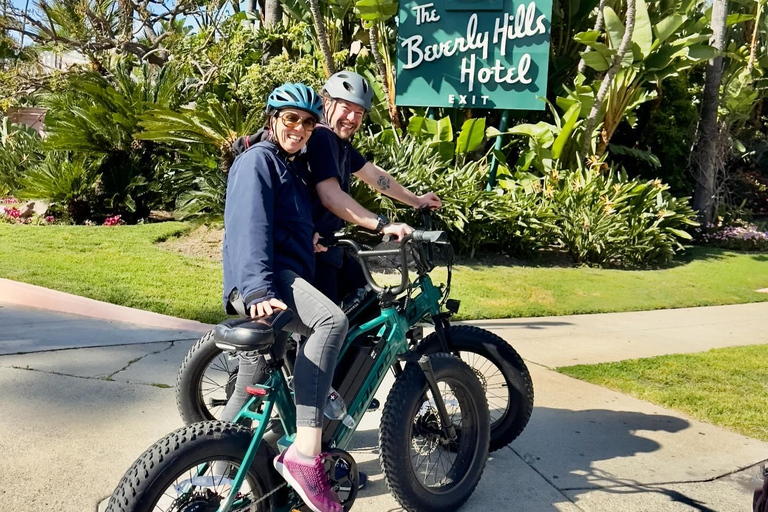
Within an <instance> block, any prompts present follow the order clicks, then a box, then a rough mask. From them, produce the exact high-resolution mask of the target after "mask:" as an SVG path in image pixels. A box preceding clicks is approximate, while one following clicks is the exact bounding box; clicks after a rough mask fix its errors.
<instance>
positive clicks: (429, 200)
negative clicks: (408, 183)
mask: <svg viewBox="0 0 768 512" xmlns="http://www.w3.org/2000/svg"><path fill="white" fill-rule="evenodd" d="M417 198H418V200H419V203H418V204H417V205H416V209H417V210H420V209H421V208H429V209H430V210H437V209H438V208H440V207H441V206H443V202H442V201H441V200H440V198H439V197H437V194H435V193H434V192H427V193H426V194H424V195H421V196H417Z"/></svg>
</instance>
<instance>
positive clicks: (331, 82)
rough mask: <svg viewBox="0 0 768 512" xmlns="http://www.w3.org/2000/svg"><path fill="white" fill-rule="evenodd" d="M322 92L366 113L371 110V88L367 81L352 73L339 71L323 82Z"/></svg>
mask: <svg viewBox="0 0 768 512" xmlns="http://www.w3.org/2000/svg"><path fill="white" fill-rule="evenodd" d="M323 91H325V93H326V94H328V96H330V97H331V98H333V99H339V100H347V101H349V102H351V103H354V104H355V105H360V106H361V107H363V108H364V109H365V110H366V111H367V110H371V100H372V99H373V88H372V87H371V84H369V83H368V80H366V79H365V78H363V77H362V76H360V75H358V74H357V73H355V72H354V71H339V72H338V73H336V74H335V75H333V76H332V77H331V78H329V79H328V81H327V82H325V86H323Z"/></svg>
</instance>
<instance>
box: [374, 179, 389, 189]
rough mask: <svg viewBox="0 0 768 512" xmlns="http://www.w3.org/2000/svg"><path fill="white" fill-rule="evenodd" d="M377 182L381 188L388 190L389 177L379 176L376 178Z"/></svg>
mask: <svg viewBox="0 0 768 512" xmlns="http://www.w3.org/2000/svg"><path fill="white" fill-rule="evenodd" d="M376 184H377V185H378V186H379V188H380V189H381V190H387V189H388V188H389V178H387V177H386V176H379V179H378V180H376Z"/></svg>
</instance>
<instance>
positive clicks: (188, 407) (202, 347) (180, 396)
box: [176, 331, 224, 425]
mask: <svg viewBox="0 0 768 512" xmlns="http://www.w3.org/2000/svg"><path fill="white" fill-rule="evenodd" d="M213 334H214V332H213V331H210V332H208V333H207V334H206V335H205V336H203V337H202V338H200V339H199V340H197V343H195V344H194V346H193V347H192V348H191V349H190V350H189V352H188V353H187V356H186V357H185V358H184V361H183V362H182V363H181V368H179V373H178V375H177V376H176V408H177V409H178V410H179V415H180V416H181V419H182V420H183V421H184V423H186V424H187V425H190V424H192V423H197V422H199V421H215V420H216V418H214V416H213V415H212V414H211V411H210V410H209V409H208V407H207V406H206V405H205V402H204V401H203V397H202V396H201V393H200V383H201V380H202V378H203V374H204V372H205V369H206V368H207V367H208V365H209V364H210V362H211V361H213V359H214V358H216V357H217V356H219V355H220V354H222V353H223V352H224V351H223V350H222V349H220V348H219V347H217V346H216V341H215V340H214V339H213Z"/></svg>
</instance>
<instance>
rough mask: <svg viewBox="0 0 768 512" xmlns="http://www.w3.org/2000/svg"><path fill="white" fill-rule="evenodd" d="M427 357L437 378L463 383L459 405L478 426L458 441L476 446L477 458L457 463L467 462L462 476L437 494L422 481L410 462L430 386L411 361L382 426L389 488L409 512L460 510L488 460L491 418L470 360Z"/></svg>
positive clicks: (382, 458) (397, 383) (395, 388)
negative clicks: (415, 429) (417, 420)
mask: <svg viewBox="0 0 768 512" xmlns="http://www.w3.org/2000/svg"><path fill="white" fill-rule="evenodd" d="M429 358H430V360H431V361H432V368H433V370H434V373H435V378H436V380H437V381H438V382H441V381H444V380H445V379H446V378H450V379H451V380H452V381H453V382H452V383H455V384H459V385H460V386H461V391H460V392H459V394H461V395H463V396H462V397H461V400H462V401H463V403H461V404H460V405H461V407H462V410H464V408H465V407H467V408H471V409H473V410H470V411H469V413H470V415H471V416H472V421H473V422H474V427H475V428H474V429H473V430H474V431H473V432H469V433H468V434H467V435H462V436H461V438H460V439H461V440H462V442H466V441H469V442H475V443H476V444H475V451H474V454H473V457H472V458H471V459H468V460H464V461H462V462H459V463H460V464H461V465H462V466H463V471H462V472H461V474H462V475H463V478H462V480H461V481H460V483H459V484H458V485H457V486H456V488H455V489H453V490H451V491H449V492H445V493H442V494H436V493H433V492H430V491H428V490H427V489H425V488H424V487H423V486H422V485H421V484H420V483H419V482H418V479H417V478H416V477H415V475H414V474H413V465H412V463H411V460H410V448H411V442H412V434H411V430H412V428H413V424H414V418H415V415H416V414H418V410H419V407H420V405H421V404H422V401H423V398H424V397H425V394H426V393H427V390H428V384H427V379H426V376H425V375H424V372H423V371H422V370H421V368H420V367H419V366H418V365H416V364H414V363H410V364H408V365H407V366H406V368H405V370H404V371H403V373H402V374H400V375H399V376H398V377H397V379H396V380H395V384H394V385H393V386H392V389H391V390H390V392H389V395H388V396H387V401H386V404H385V405H384V411H383V413H382V419H381V428H380V429H379V450H380V453H381V455H380V462H381V468H382V471H383V473H384V477H385V479H386V481H387V486H388V487H389V490H390V492H392V494H393V495H394V496H395V499H397V501H398V502H399V503H400V505H401V506H402V507H403V508H404V509H405V510H407V511H409V512H445V511H446V510H456V509H457V508H459V507H460V506H461V505H462V504H463V503H464V502H466V501H467V500H468V499H469V497H470V496H471V495H472V493H473V492H474V490H475V487H477V484H478V482H479V481H480V478H481V477H482V474H483V470H484V469H485V463H486V459H487V458H488V442H489V439H490V420H489V419H488V407H487V404H486V401H485V394H484V393H483V388H482V386H481V384H480V382H479V380H478V379H477V376H476V375H475V373H474V372H473V371H472V369H471V368H470V367H469V366H468V365H467V364H466V363H464V362H463V361H461V360H460V359H458V358H457V357H455V356H453V355H451V354H445V353H440V354H432V355H430V356H429ZM457 398H459V397H458V396H457Z"/></svg>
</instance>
